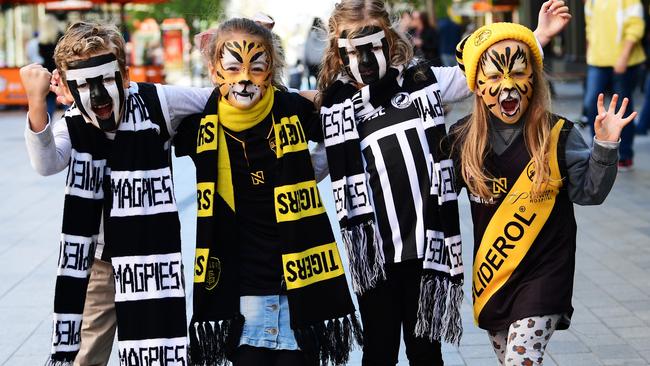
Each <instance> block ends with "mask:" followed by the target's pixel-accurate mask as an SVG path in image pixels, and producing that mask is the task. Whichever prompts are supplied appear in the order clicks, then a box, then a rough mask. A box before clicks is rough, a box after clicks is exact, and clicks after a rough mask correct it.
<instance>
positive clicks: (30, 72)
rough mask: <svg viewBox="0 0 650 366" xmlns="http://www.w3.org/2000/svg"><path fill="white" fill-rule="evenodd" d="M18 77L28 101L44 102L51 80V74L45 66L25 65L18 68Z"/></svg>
mask: <svg viewBox="0 0 650 366" xmlns="http://www.w3.org/2000/svg"><path fill="white" fill-rule="evenodd" d="M20 79H21V80H22V82H23V87H24V88H25V93H26V94H27V100H28V101H29V102H30V103H43V102H45V97H46V96H47V93H49V92H50V80H52V74H51V73H50V72H49V71H47V69H46V68H44V67H43V66H42V65H39V64H31V65H27V66H25V67H23V68H21V69H20Z"/></svg>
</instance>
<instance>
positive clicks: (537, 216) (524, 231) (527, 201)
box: [472, 120, 564, 324]
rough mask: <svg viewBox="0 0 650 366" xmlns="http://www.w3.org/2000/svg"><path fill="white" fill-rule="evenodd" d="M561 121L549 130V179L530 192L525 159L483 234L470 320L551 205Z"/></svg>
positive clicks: (558, 178)
mask: <svg viewBox="0 0 650 366" xmlns="http://www.w3.org/2000/svg"><path fill="white" fill-rule="evenodd" d="M563 125H564V120H559V121H558V122H557V123H556V124H555V126H553V129H552V130H551V142H550V146H549V164H550V168H551V177H550V182H549V183H547V184H545V185H544V186H543V189H542V190H541V193H539V194H535V195H533V194H531V188H532V176H533V169H534V164H533V162H532V161H531V162H529V163H528V165H527V166H526V169H525V170H524V171H523V172H522V173H521V175H520V176H519V178H517V181H516V182H515V184H514V185H513V186H512V188H511V189H510V190H509V191H508V194H507V196H506V197H505V198H504V199H503V201H502V202H501V204H500V205H499V208H498V209H497V211H496V212H495V213H494V216H492V219H491V220H490V223H489V224H488V226H487V228H486V230H485V233H484V234H483V238H482V240H481V244H480V246H479V248H478V251H477V253H476V257H475V258H474V267H473V269H472V270H473V276H472V277H473V278H472V297H473V299H474V321H475V322H476V323H477V324H478V318H479V315H480V314H481V311H482V310H483V308H484V307H485V304H487V302H488V301H489V300H490V298H492V296H493V295H494V294H496V293H497V291H499V289H500V288H501V287H502V286H503V285H504V284H505V283H506V282H507V281H508V279H509V278H510V275H511V274H512V273H513V271H514V270H515V269H516V268H517V266H519V263H520V262H521V260H522V259H523V258H524V256H525V255H526V253H528V250H529V249H530V247H531V246H532V245H533V243H534V242H535V239H536V238H537V235H538V234H539V232H540V231H541V230H542V227H544V224H545V223H546V220H548V217H549V216H550V214H551V211H552V210H553V207H554V206H555V198H556V196H557V194H558V193H559V191H560V188H561V187H562V181H561V179H562V176H561V174H560V167H559V164H558V160H557V144H558V140H559V136H560V131H561V130H562V126H563Z"/></svg>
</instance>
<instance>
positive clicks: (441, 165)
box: [319, 0, 570, 366]
mask: <svg viewBox="0 0 650 366" xmlns="http://www.w3.org/2000/svg"><path fill="white" fill-rule="evenodd" d="M567 11H568V9H567V8H566V7H565V6H564V2H562V1H548V2H547V3H545V4H544V7H543V8H542V10H541V11H540V22H539V24H540V27H539V29H538V30H537V31H536V35H537V36H538V38H539V41H540V43H542V44H546V43H547V42H548V41H549V40H550V37H552V36H553V35H554V34H556V33H557V32H559V31H560V30H561V29H562V28H563V27H564V25H566V24H567V21H568V18H570V15H569V14H568V13H567ZM328 38H329V41H328V43H329V46H328V48H327V50H326V52H325V56H324V58H323V65H322V71H321V74H320V77H319V88H320V91H321V100H322V102H321V120H322V128H323V132H324V135H325V136H324V137H325V145H326V149H327V157H328V162H329V169H330V177H331V179H332V190H333V195H334V199H335V203H336V209H337V217H338V219H339V224H340V226H341V231H342V236H343V239H344V241H345V244H346V249H347V252H348V258H349V259H350V261H349V262H350V272H351V277H352V283H353V286H354V289H355V292H356V293H357V296H358V300H359V310H360V313H361V318H362V320H363V325H364V346H363V360H362V364H363V365H364V366H365V365H372V366H388V365H395V364H396V363H397V361H398V354H399V347H400V338H401V335H402V330H403V334H404V343H405V345H406V354H407V355H408V358H409V362H410V364H411V365H441V364H442V363H443V360H442V355H441V351H440V347H441V345H440V342H441V341H443V340H444V341H446V342H449V343H458V342H459V340H460V336H461V334H462V325H461V324H460V314H459V307H460V302H461V300H462V297H463V295H462V281H463V280H462V277H463V264H462V260H460V258H462V255H461V247H462V245H461V243H460V235H459V228H458V226H459V224H458V210H457V206H456V204H457V203H456V193H455V191H454V188H453V181H454V179H455V178H454V170H453V162H452V161H451V159H450V158H449V155H447V154H446V153H444V152H442V151H441V150H442V149H438V147H440V146H441V143H442V142H443V141H444V140H445V139H444V137H445V135H446V130H445V121H444V110H443V104H446V103H451V102H454V101H457V100H459V99H463V98H466V97H468V96H469V95H471V91H470V90H467V88H466V86H465V83H466V79H465V77H464V75H463V73H462V71H461V70H460V68H458V67H432V66H431V65H429V64H427V63H424V62H421V60H417V59H414V56H413V46H412V45H411V44H410V43H409V42H408V40H407V39H406V38H405V37H404V36H403V35H401V34H400V33H398V32H397V31H396V30H395V29H393V28H392V26H391V23H390V20H389V15H388V12H387V10H386V7H385V4H384V1H382V0H342V1H340V2H339V3H338V4H337V5H336V6H335V9H334V11H333V14H332V16H331V17H330V19H329V36H328ZM504 52H505V51H504ZM538 52H539V51H538ZM502 64H506V61H503V62H502ZM520 64H521V59H520V57H519V55H518V57H517V59H516V62H514V65H512V68H513V69H512V70H508V72H510V73H513V75H514V73H517V75H516V76H517V77H519V74H518V73H519V72H521V70H520V67H519V66H520ZM524 65H525V63H524ZM499 67H502V66H501V64H499ZM513 70H514V71H513ZM486 71H490V70H489V69H488V68H487V64H486ZM507 76H508V77H510V74H508V75H507ZM494 79H495V80H494V81H496V75H494ZM497 84H498V83H497ZM521 87H522V89H525V84H522V85H521ZM492 89H493V94H495V96H494V97H493V99H494V101H491V102H490V103H494V104H495V105H496V104H497V101H498V100H499V97H500V96H501V94H502V93H501V92H500V90H505V91H506V94H503V96H501V98H502V99H503V101H504V103H503V105H504V106H505V107H506V108H507V109H506V111H505V112H506V113H507V114H509V115H511V116H510V117H512V116H514V115H515V114H517V113H519V112H520V111H522V110H525V106H522V105H517V106H513V105H512V104H513V102H512V101H513V100H518V101H519V100H522V99H523V98H525V96H526V92H522V91H521V90H519V89H516V87H515V86H513V85H510V84H509V82H506V83H505V84H504V85H503V86H498V85H493V86H492ZM515 90H518V92H517V93H519V97H518V96H517V93H515ZM486 95H489V93H486ZM517 98H519V99H517Z"/></svg>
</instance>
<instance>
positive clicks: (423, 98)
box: [320, 66, 463, 344]
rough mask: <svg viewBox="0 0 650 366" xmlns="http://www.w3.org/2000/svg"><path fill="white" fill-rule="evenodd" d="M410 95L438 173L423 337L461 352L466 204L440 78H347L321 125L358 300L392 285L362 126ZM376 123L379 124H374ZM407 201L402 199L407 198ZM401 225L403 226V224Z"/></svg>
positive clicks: (327, 98)
mask: <svg viewBox="0 0 650 366" xmlns="http://www.w3.org/2000/svg"><path fill="white" fill-rule="evenodd" d="M400 91H401V92H406V93H408V95H409V98H410V100H411V101H412V102H413V103H414V104H415V106H416V108H417V113H418V116H419V118H420V120H421V123H422V125H423V126H424V130H425V135H426V142H427V145H428V146H422V150H423V151H425V152H426V151H428V152H429V154H428V155H429V158H428V160H429V164H430V166H431V172H430V174H431V185H430V190H429V192H426V193H425V194H428V195H429V196H430V197H431V199H430V200H429V202H431V203H432V204H430V205H429V207H428V208H427V212H425V213H424V224H425V232H426V241H425V243H426V244H425V248H420V249H421V250H422V252H423V253H424V261H423V263H424V264H423V267H424V271H423V275H422V279H421V285H420V302H419V310H418V320H417V324H416V335H418V336H422V337H428V338H430V339H432V340H434V339H435V340H441V339H442V340H445V341H447V342H450V343H454V344H458V342H459V341H460V337H461V335H462V324H461V319H460V305H461V302H462V297H463V291H462V284H463V266H462V256H461V241H460V228H459V218H458V204H457V201H456V193H455V191H454V187H453V164H452V162H451V160H450V159H449V156H448V155H445V154H444V153H443V151H444V150H443V149H442V145H441V143H443V141H444V137H445V136H446V130H445V123H444V115H443V114H442V113H440V112H436V111H435V110H434V107H433V103H436V102H437V104H440V103H439V100H440V90H439V88H438V85H437V81H436V79H435V75H434V74H433V71H432V70H431V69H430V68H428V67H426V68H425V67H421V66H417V67H412V68H409V69H408V70H406V71H405V72H404V73H401V70H398V69H395V68H391V69H389V71H388V72H387V74H386V76H385V77H384V78H382V79H381V80H379V81H377V82H376V83H374V84H372V85H367V86H365V87H363V88H362V89H357V88H356V87H355V86H354V85H353V84H352V83H350V82H349V80H347V79H345V78H344V77H339V80H337V81H336V82H334V84H332V86H331V87H329V88H328V89H327V90H326V91H325V93H324V97H323V104H322V107H321V111H320V113H321V119H322V127H323V135H324V137H325V146H326V150H327V160H328V161H329V163H330V164H329V169H330V176H331V179H332V189H333V193H334V199H335V202H336V212H337V217H338V220H339V224H340V226H341V234H342V236H343V241H344V243H345V247H346V250H347V253H348V258H349V260H350V272H351V275H352V282H353V285H354V290H355V292H357V293H358V294H363V293H364V292H365V291H367V290H369V289H372V288H373V287H375V285H377V283H378V282H379V281H381V280H383V279H385V276H386V274H385V272H384V264H385V260H384V257H383V254H382V248H381V246H380V245H379V244H378V243H379V241H378V240H377V237H376V235H378V233H379V232H378V229H377V227H376V222H375V209H374V208H373V204H372V200H370V199H368V197H371V192H370V189H369V186H368V182H367V181H366V172H365V168H364V162H363V158H362V153H361V147H360V140H359V133H358V131H357V123H358V122H360V121H362V120H363V118H364V117H365V116H369V115H372V114H373V112H376V110H377V109H378V108H379V107H380V106H382V105H383V104H385V103H386V102H387V101H388V100H389V99H390V98H392V97H393V96H395V95H396V94H397V93H398V92H400ZM368 123H372V122H368ZM400 199H402V198H400ZM396 219H397V218H396Z"/></svg>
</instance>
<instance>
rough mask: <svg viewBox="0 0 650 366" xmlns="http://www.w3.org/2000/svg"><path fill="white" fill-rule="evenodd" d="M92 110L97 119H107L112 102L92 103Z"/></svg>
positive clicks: (111, 108) (111, 111) (111, 110)
mask: <svg viewBox="0 0 650 366" xmlns="http://www.w3.org/2000/svg"><path fill="white" fill-rule="evenodd" d="M92 110H93V112H94V113H95V115H96V116H97V118H99V119H108V117H110V116H111V113H113V102H108V103H104V104H99V105H93V106H92Z"/></svg>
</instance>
